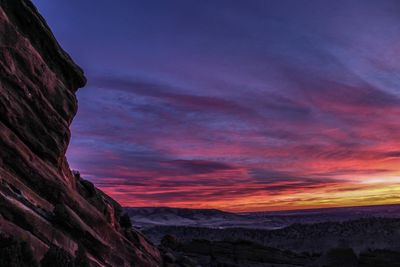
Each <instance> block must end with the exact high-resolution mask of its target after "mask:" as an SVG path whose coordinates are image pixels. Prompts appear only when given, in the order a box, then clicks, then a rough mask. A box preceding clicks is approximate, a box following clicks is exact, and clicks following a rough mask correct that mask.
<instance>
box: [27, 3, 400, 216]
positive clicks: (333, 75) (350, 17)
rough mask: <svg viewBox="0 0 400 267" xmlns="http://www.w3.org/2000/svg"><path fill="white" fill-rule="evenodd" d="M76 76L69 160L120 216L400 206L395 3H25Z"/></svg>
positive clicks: (399, 22) (399, 45) (399, 10)
mask: <svg viewBox="0 0 400 267" xmlns="http://www.w3.org/2000/svg"><path fill="white" fill-rule="evenodd" d="M34 2H35V4H36V5H37V7H38V9H39V10H40V12H41V13H42V15H43V16H44V17H45V18H46V20H47V21H48V23H49V25H50V26H51V28H52V29H53V31H54V34H55V35H56V37H57V39H58V40H59V42H60V43H61V45H62V46H63V47H64V48H65V50H66V51H68V52H69V53H70V54H71V56H72V57H73V58H74V59H75V61H76V62H77V63H78V64H79V65H81V66H82V68H83V69H84V70H85V72H86V76H87V78H88V85H87V86H86V87H85V88H83V89H81V90H80V91H79V92H78V99H79V111H78V114H77V116H76V118H75V121H74V122H73V125H72V134H73V138H72V141H71V145H70V148H69V151H68V160H69V162H70V165H71V167H72V168H73V169H76V170H79V171H80V172H81V173H82V175H83V176H84V177H86V178H87V179H89V180H91V181H93V182H94V183H95V184H96V185H98V186H99V187H100V188H101V189H102V190H104V191H105V192H106V193H108V194H110V195H112V196H113V197H114V198H116V199H117V200H119V201H120V202H121V203H122V204H123V205H126V206H161V205H162V206H166V205H168V206H176V207H198V208H200V207H201V208H220V209H224V210H231V211H244V210H246V211H249V210H277V209H297V208H308V207H311V208H312V207H328V206H347V205H367V204H381V203H400V197H399V196H400V89H399V88H400V72H399V71H400V60H399V55H400V2H399V1H397V0H374V1H369V0H338V1H320V0H279V1H272V0H238V1H230V0H168V1H163V0H158V1H157V0H146V1H144V0H130V1H128V0H118V1H106V0H85V1H82V0H52V1H48V0H34Z"/></svg>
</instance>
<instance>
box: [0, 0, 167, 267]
mask: <svg viewBox="0 0 400 267" xmlns="http://www.w3.org/2000/svg"><path fill="white" fill-rule="evenodd" d="M85 82H86V80H85V77H84V75H83V72H82V70H81V69H80V68H79V67H78V66H76V65H75V64H74V62H73V61H72V60H71V58H70V57H69V56H68V55H67V54H66V53H65V52H64V51H63V50H62V48H61V47H60V46H59V44H58V43H57V41H56V40H55V38H54V36H53V35H52V33H51V31H50V29H49V28H48V26H47V25H46V23H45V21H44V20H43V18H42V17H41V16H40V15H39V14H38V12H37V10H36V8H35V7H34V6H33V5H32V3H31V2H30V1H29V0H0V232H3V233H5V234H8V235H11V236H14V237H15V238H17V239H20V240H24V241H26V242H28V244H30V246H31V247H32V249H33V252H34V256H35V257H36V258H37V260H38V261H40V259H41V258H42V257H43V255H44V254H45V253H46V251H47V250H48V248H49V247H50V245H56V246H58V247H61V248H63V249H64V250H65V251H67V252H69V253H70V254H71V255H75V253H76V251H77V248H78V244H81V245H82V246H83V247H84V248H85V250H86V251H87V253H88V257H89V258H90V259H91V262H92V265H93V266H139V267H152V266H160V265H161V257H160V253H159V251H158V249H157V248H156V247H154V246H153V245H152V244H151V243H150V242H149V241H147V239H146V238H145V237H144V236H142V235H141V234H140V233H139V232H136V231H132V230H129V229H122V228H121V227H120V225H119V216H120V213H121V208H120V207H119V205H118V204H117V203H116V202H114V201H113V200H112V199H111V198H109V197H108V196H106V195H105V194H104V193H102V192H101V191H99V190H97V189H96V188H95V187H93V186H92V187H91V185H90V183H88V182H86V181H83V180H82V179H80V177H79V176H78V175H74V174H73V173H72V172H71V171H70V169H69V167H68V163H67V160H66V158H65V151H66V149H67V146H68V143H69V140H70V130H69V126H70V124H71V122H72V119H73V117H74V115H75V113H76V110H77V100H76V96H75V92H76V90H77V89H78V88H80V87H83V86H84V85H85Z"/></svg>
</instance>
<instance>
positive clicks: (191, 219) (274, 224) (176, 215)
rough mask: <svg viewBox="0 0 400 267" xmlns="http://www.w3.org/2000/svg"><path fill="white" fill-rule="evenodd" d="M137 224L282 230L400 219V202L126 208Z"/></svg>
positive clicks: (146, 226) (143, 225)
mask: <svg viewBox="0 0 400 267" xmlns="http://www.w3.org/2000/svg"><path fill="white" fill-rule="evenodd" d="M124 209H125V212H126V213H127V214H128V215H129V217H130V218H131V219H132V222H133V224H134V225H135V226H137V227H140V228H149V227H153V226H198V227H206V228H234V227H242V228H253V229H256V228H257V229H278V228H283V227H287V226H289V225H292V224H295V223H301V224H313V223H321V222H342V221H348V220H355V219H361V218H371V217H375V218H376V217H382V218H400V205H380V206H363V207H341V208H327V209H309V210H292V211H270V212H244V213H232V212H226V211H221V210H218V209H189V208H169V207H134V208H133V207H131V208H124Z"/></svg>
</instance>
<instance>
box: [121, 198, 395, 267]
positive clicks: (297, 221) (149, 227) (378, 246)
mask: <svg viewBox="0 0 400 267" xmlns="http://www.w3.org/2000/svg"><path fill="white" fill-rule="evenodd" d="M399 211H400V205H386V206H370V207H349V208H331V209H318V210H301V211H281V212H256V213H229V212H224V211H219V210H201V209H199V210H195V209H194V210H193V209H177V208H127V209H125V212H126V213H127V214H128V215H129V216H130V217H131V220H132V222H133V224H134V226H135V227H137V228H139V229H141V231H142V232H143V233H144V234H145V235H146V236H147V237H148V238H150V239H151V240H152V241H153V242H154V243H155V244H158V245H159V246H160V249H161V250H163V249H164V250H165V249H166V248H167V255H168V253H169V254H172V255H174V254H177V255H178V256H179V255H185V256H188V257H191V258H192V259H194V262H195V263H196V264H199V265H200V266H238V267H239V266H240V267H242V266H371V267H372V266H374V267H376V266H385V267H391V266H399V264H400V260H399V255H400V241H399V240H400V218H399V214H400V213H399ZM171 244H172V245H171ZM171 247H172V249H171ZM174 258H175V256H174ZM196 264H194V266H196Z"/></svg>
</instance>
